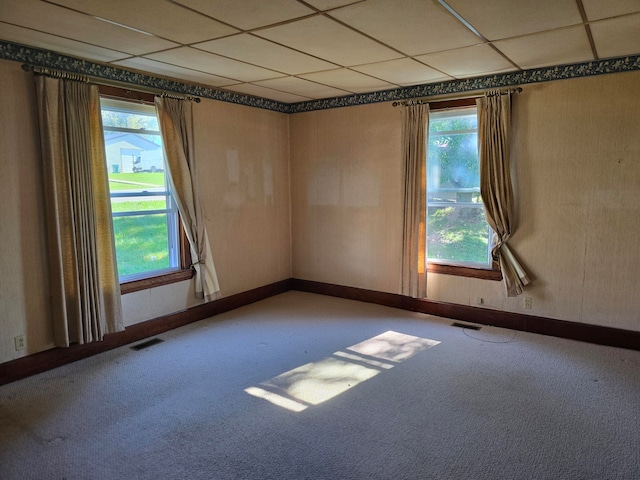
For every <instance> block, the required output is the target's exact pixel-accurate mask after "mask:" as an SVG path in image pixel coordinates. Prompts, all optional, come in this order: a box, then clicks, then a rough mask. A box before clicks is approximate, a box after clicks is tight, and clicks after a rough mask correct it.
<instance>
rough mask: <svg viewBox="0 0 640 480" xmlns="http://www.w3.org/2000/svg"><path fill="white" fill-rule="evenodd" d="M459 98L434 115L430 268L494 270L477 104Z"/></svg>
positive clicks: (429, 167) (430, 154)
mask: <svg viewBox="0 0 640 480" xmlns="http://www.w3.org/2000/svg"><path fill="white" fill-rule="evenodd" d="M459 103H463V106H459V107H457V108H444V109H438V108H437V107H436V108H433V107H432V109H431V112H430V114H429V135H428V145H427V258H428V261H429V268H430V270H431V271H438V272H443V273H453V274H468V273H469V272H470V271H472V269H475V270H480V271H481V270H491V269H492V260H491V229H490V228H489V225H488V224H487V221H486V219H485V215H484V206H483V203H482V199H481V197H480V168H479V167H480V165H479V159H478V118H477V109H476V106H475V102H474V101H473V100H471V101H465V102H459ZM464 104H466V105H464ZM456 268H457V269H458V271H457V272H456ZM461 272H462V273H461ZM478 276H483V274H482V273H479V274H478ZM489 277H491V275H489Z"/></svg>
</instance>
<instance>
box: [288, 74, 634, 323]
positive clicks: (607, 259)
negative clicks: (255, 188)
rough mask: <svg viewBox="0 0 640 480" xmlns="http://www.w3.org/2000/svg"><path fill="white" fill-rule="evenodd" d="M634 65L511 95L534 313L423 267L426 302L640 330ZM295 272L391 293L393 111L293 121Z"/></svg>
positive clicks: (395, 265) (519, 244)
mask: <svg viewBox="0 0 640 480" xmlns="http://www.w3.org/2000/svg"><path fill="white" fill-rule="evenodd" d="M639 85H640V72H632V73H624V74H615V75H605V76H598V77H590V78H582V79H575V80H563V81H556V82H549V83H541V84H535V85H525V86H524V91H523V92H522V93H521V94H519V95H517V96H516V97H515V100H514V151H513V157H514V162H515V183H516V189H517V194H518V199H519V205H520V208H519V216H520V221H519V230H518V231H517V232H516V234H515V235H514V237H513V242H512V244H513V246H514V248H515V251H516V252H517V254H518V255H519V257H520V258H521V260H522V261H523V263H524V264H525V265H527V266H528V267H529V268H530V270H531V272H532V274H533V276H534V278H535V280H534V283H533V285H532V286H531V287H530V288H528V289H527V290H526V295H527V296H530V297H532V298H533V308H532V310H524V309H522V308H521V305H520V300H519V299H508V298H506V297H505V294H504V289H503V287H502V285H501V284H500V283H499V282H494V281H489V280H478V279H469V278H463V277H453V276H447V275H430V276H429V280H428V297H429V298H430V299H433V300H441V301H447V302H453V303H457V304H462V305H475V304H476V301H477V298H478V297H482V298H483V299H484V302H485V306H486V307H487V308H497V309H501V310H506V311H515V312H523V313H530V314H533V315H540V316H546V317H551V318H557V319H562V320H571V321H577V322H584V323H591V324H598V325H605V326H611V327H618V328H625V329H630V330H636V331H639V330H640V313H639V312H640V295H638V293H637V292H638V290H639V288H640V241H639V240H638V239H639V238H640V220H639V219H640V188H639V187H640V161H639V159H640V135H638V132H640V113H639V112H640V87H639ZM290 121H291V137H292V141H291V172H292V176H291V190H292V232H293V237H294V248H293V274H294V277H299V278H303V279H308V280H316V281H322V282H329V283H336V284H341V285H348V286H355V287H361V288H368V289H373V290H382V291H385V292H393V293H398V292H399V282H400V270H399V265H400V254H401V241H402V228H401V222H402V209H401V194H402V192H401V189H402V183H401V169H402V165H401V153H400V131H401V116H400V113H399V111H398V109H395V108H393V107H392V106H391V105H390V104H380V105H368V106H362V107H352V108H345V109H335V110H327V111H319V112H309V113H303V114H296V115H292V116H291V120H290Z"/></svg>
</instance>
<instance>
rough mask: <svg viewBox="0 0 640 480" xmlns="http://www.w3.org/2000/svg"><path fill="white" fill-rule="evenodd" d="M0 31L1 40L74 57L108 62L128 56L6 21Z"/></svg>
mask: <svg viewBox="0 0 640 480" xmlns="http://www.w3.org/2000/svg"><path fill="white" fill-rule="evenodd" d="M0 32H2V33H1V37H2V39H3V40H6V41H9V42H16V43H21V44H23V45H29V46H31V47H39V48H45V49H47V50H52V51H54V52H58V53H64V54H66V55H73V56H74V57H80V58H86V59H91V60H98V61H101V62H110V61H113V60H118V59H121V58H126V57H128V56H129V55H128V54H126V53H122V52H116V51H115V50H108V49H106V48H101V47H96V46H94V45H87V44H86V43H82V42H77V41H75V40H69V39H67V38H62V37H57V36H55V35H50V34H48V33H42V32H38V31H36V30H29V29H28V28H22V27H16V26H15V25H9V24H7V23H2V24H0Z"/></svg>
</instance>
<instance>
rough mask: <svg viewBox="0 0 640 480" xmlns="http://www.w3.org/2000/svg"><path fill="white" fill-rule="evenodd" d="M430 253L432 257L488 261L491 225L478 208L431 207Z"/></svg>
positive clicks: (429, 222)
mask: <svg viewBox="0 0 640 480" xmlns="http://www.w3.org/2000/svg"><path fill="white" fill-rule="evenodd" d="M427 232H428V235H427V249H428V256H429V258H430V259H433V260H451V261H455V262H473V263H483V264H487V263H489V226H488V225H487V222H486V220H485V218H484V210H483V209H482V208H478V207H467V206H459V205H454V206H447V207H429V209H428V221H427Z"/></svg>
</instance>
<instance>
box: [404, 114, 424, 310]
mask: <svg viewBox="0 0 640 480" xmlns="http://www.w3.org/2000/svg"><path fill="white" fill-rule="evenodd" d="M402 111H403V128H402V151H403V157H404V233H403V247H402V292H401V293H402V295H408V296H411V297H414V298H426V296H427V245H426V243H427V225H426V221H427V165H426V145H427V125H428V123H429V105H427V104H424V105H409V106H406V107H404V108H403V110H402Z"/></svg>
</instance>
